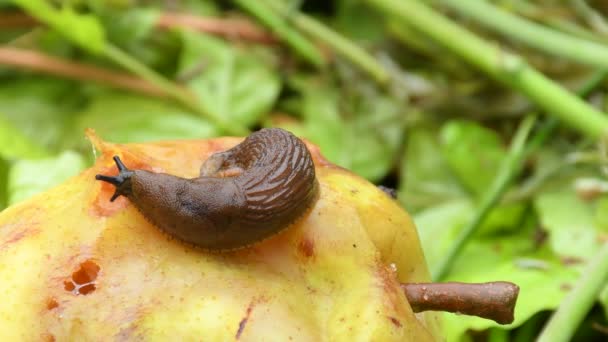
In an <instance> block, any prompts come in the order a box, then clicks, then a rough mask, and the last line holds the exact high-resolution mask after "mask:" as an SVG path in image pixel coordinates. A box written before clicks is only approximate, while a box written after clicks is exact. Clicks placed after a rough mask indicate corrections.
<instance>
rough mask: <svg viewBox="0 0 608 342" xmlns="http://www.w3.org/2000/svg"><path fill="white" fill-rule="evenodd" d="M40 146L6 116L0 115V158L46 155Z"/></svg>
mask: <svg viewBox="0 0 608 342" xmlns="http://www.w3.org/2000/svg"><path fill="white" fill-rule="evenodd" d="M47 154H48V152H46V151H45V150H44V149H43V148H42V147H41V146H38V145H37V144H36V143H35V142H34V141H33V140H31V139H29V138H28V137H26V136H25V135H24V134H23V133H21V131H19V129H18V128H16V127H15V126H14V125H13V124H12V123H10V122H9V121H8V120H7V119H6V118H4V117H2V116H0V158H4V159H9V160H10V159H15V158H36V157H41V156H45V155H47Z"/></svg>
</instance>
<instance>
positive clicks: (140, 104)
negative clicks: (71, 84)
mask: <svg viewBox="0 0 608 342" xmlns="http://www.w3.org/2000/svg"><path fill="white" fill-rule="evenodd" d="M109 113H111V119H109V118H108V114H109ZM76 127H77V128H76V129H77V130H78V131H79V132H84V130H85V129H86V128H93V129H95V130H96V132H97V134H99V135H100V136H102V137H104V138H105V139H108V140H111V141H114V142H136V141H139V142H143V141H152V140H167V139H188V138H191V139H196V138H199V139H200V138H208V137H212V136H215V135H216V134H217V130H216V129H215V127H214V126H213V125H211V124H210V123H209V122H207V121H205V120H204V119H202V118H200V117H198V116H196V115H195V114H192V113H189V112H187V111H185V110H184V109H183V108H182V107H181V106H179V105H176V104H175V103H173V102H170V101H163V100H160V99H155V98H149V97H145V96H140V95H135V94H128V93H117V92H110V93H106V94H105V95H103V96H98V97H97V98H96V99H94V100H93V101H92V102H91V104H90V105H89V106H88V108H87V109H86V110H85V111H84V112H83V113H81V115H80V116H79V118H78V120H77V124H76Z"/></svg>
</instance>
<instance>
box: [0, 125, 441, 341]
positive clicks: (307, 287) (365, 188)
mask: <svg viewBox="0 0 608 342" xmlns="http://www.w3.org/2000/svg"><path fill="white" fill-rule="evenodd" d="M91 139H92V140H93V142H94V144H95V146H96V147H97V149H98V150H100V151H101V156H100V157H99V158H98V159H97V162H96V164H95V165H94V166H93V167H92V168H90V169H88V170H86V171H84V172H83V173H82V174H80V175H78V176H76V177H74V178H72V179H70V180H69V181H67V182H65V183H64V184H62V185H60V186H58V187H55V188H54V189H51V190H49V191H47V192H45V193H43V194H40V195H38V196H35V197H34V198H31V199H30V200H27V201H25V202H23V203H20V204H18V205H15V206H13V207H11V208H8V209H6V210H4V211H3V212H2V213H0V294H1V295H2V298H3V300H2V303H0V337H2V340H7V341H16V340H21V341H27V340H49V341H52V340H57V341H65V340H141V339H144V340H159V341H160V340H167V339H175V338H177V339H180V340H205V341H225V340H240V341H262V340H264V341H266V340H267V341H286V340H293V341H298V340H299V341H432V340H439V339H441V337H440V333H439V324H440V323H439V314H438V313H432V312H425V313H420V314H414V313H413V312H412V310H411V308H410V306H409V304H408V302H407V299H406V298H405V296H404V294H403V292H402V291H401V289H400V287H399V283H400V282H402V283H403V282H426V281H429V274H428V270H427V267H426V263H425V260H424V256H423V253H422V250H421V247H420V244H419V241H418V235H417V233H416V230H415V227H414V225H413V223H412V221H411V219H410V217H409V216H408V215H407V213H406V212H405V211H403V209H401V208H400V207H399V206H398V204H397V203H396V202H395V201H393V200H392V199H390V198H389V197H388V196H386V195H385V194H384V193H383V192H382V191H380V190H378V189H376V187H375V186H373V185H372V184H370V183H368V182H367V181H365V180H363V179H361V178H359V177H357V176H355V175H353V174H352V173H350V172H348V171H346V170H344V169H341V168H338V167H336V166H334V165H332V164H330V163H329V162H327V161H326V160H325V159H324V158H323V157H322V156H321V155H320V154H319V152H318V149H317V148H316V147H314V146H312V145H309V147H310V150H311V153H312V155H313V159H314V162H315V166H316V173H317V177H318V180H319V184H320V197H319V200H318V201H317V202H316V204H315V205H314V207H313V208H312V209H311V211H310V213H308V214H307V215H306V216H305V217H304V218H303V219H301V220H299V221H298V222H296V223H294V224H293V225H292V226H291V227H290V228H289V229H287V230H286V231H284V232H283V233H280V234H278V235H276V236H274V237H272V238H270V239H268V240H265V241H263V242H261V243H259V244H257V245H254V246H253V247H251V248H247V249H242V250H237V251H232V252H226V253H219V254H218V253H209V252H206V251H202V250H198V249H196V248H194V247H192V246H188V245H185V244H183V243H181V242H179V241H176V240H173V239H171V238H170V237H168V236H167V235H165V234H163V233H161V231H160V230H158V229H156V227H154V226H153V225H151V224H150V223H148V222H147V221H146V219H145V218H144V217H143V216H142V215H141V214H140V213H139V212H138V211H137V210H136V209H135V208H134V207H133V206H132V205H131V204H130V203H129V201H128V200H127V199H125V198H120V199H118V200H116V201H115V202H113V203H111V202H109V198H110V196H111V195H112V193H113V189H112V187H111V186H110V185H109V184H102V183H100V182H96V181H95V180H94V175H95V174H98V173H104V174H111V173H116V170H115V167H114V166H113V162H112V159H111V157H112V156H113V155H120V156H121V158H122V159H123V161H124V162H125V164H127V165H129V166H130V167H132V168H141V169H148V170H152V171H156V172H166V173H170V174H174V175H178V176H181V177H196V176H197V174H198V170H199V168H200V165H201V164H202V162H203V161H204V160H205V159H206V158H207V157H209V156H210V155H211V154H213V153H215V152H219V151H223V150H226V149H228V148H230V147H232V146H234V145H236V144H237V143H239V142H240V141H241V139H237V138H218V139H212V140H200V141H174V142H161V143H147V144H128V145H118V144H110V143H106V142H103V141H101V140H100V139H98V138H97V137H95V136H94V135H91Z"/></svg>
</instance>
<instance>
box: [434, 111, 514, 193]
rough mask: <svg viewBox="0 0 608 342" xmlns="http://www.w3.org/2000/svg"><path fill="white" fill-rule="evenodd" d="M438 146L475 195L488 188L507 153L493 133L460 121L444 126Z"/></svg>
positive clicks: (464, 183)
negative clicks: (439, 145) (440, 146)
mask: <svg viewBox="0 0 608 342" xmlns="http://www.w3.org/2000/svg"><path fill="white" fill-rule="evenodd" d="M441 145H442V153H443V156H444V158H445V160H446V161H447V163H448V165H449V167H450V169H451V170H452V172H454V174H455V175H456V177H458V179H459V181H460V182H461V183H462V184H463V185H464V186H465V187H466V188H467V189H468V190H469V191H470V192H471V193H473V194H474V195H476V196H480V195H481V194H483V193H484V192H485V191H486V190H487V189H488V187H489V186H490V184H491V183H492V181H493V179H494V177H495V176H496V174H497V172H498V168H499V167H500V162H501V161H502V160H503V159H504V158H505V157H506V155H507V152H506V149H505V147H504V146H503V145H502V143H501V141H500V138H499V136H498V134H496V132H494V131H492V130H489V129H486V128H483V127H481V126H480V125H478V124H477V123H475V122H470V121H464V120H455V121H450V122H448V123H447V124H445V125H444V127H443V128H442V129H441Z"/></svg>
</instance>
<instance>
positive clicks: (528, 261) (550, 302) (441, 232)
mask: <svg viewBox="0 0 608 342" xmlns="http://www.w3.org/2000/svg"><path fill="white" fill-rule="evenodd" d="M473 210H474V209H473V207H472V206H471V205H470V203H467V202H466V201H454V202H450V203H445V204H443V205H440V206H437V207H433V208H431V209H428V210H426V211H424V212H421V213H420V214H418V215H415V217H414V220H415V222H416V224H417V226H418V227H420V229H419V234H420V239H421V242H422V246H423V249H424V252H425V256H426V258H427V260H428V263H429V265H431V266H432V265H433V264H434V263H436V261H437V260H439V258H440V257H441V256H442V255H443V253H445V251H446V250H447V247H448V246H449V245H450V243H452V241H453V240H454V236H455V235H456V232H457V231H458V229H459V226H462V224H463V223H464V222H466V221H467V220H468V217H470V215H472V213H473ZM534 227H535V222H533V221H532V222H528V223H527V224H526V225H524V226H523V227H521V228H520V230H519V231H518V232H517V233H516V234H511V235H506V236H502V237H501V238H500V239H496V238H492V239H488V238H483V239H482V238H475V239H473V240H471V241H470V242H469V244H467V246H466V247H465V249H464V250H463V253H462V254H461V255H460V256H459V257H458V259H457V260H456V261H455V263H454V265H453V268H452V270H451V272H450V273H449V276H448V278H447V279H446V281H462V282H487V281H498V280H504V281H510V282H513V283H515V284H517V285H518V286H519V287H520V289H521V291H520V296H519V299H518V301H517V306H516V310H515V322H514V323H513V324H511V325H509V326H506V327H504V328H506V329H512V328H515V327H517V326H519V325H521V324H522V323H523V322H525V321H526V320H527V319H528V318H530V317H531V316H533V315H534V314H535V313H537V312H539V311H542V310H551V309H554V308H556V307H557V306H558V305H559V303H560V301H561V300H562V298H563V297H564V296H565V294H566V293H567V289H569V288H570V287H571V285H572V284H573V283H574V282H575V280H576V279H577V277H578V276H579V273H578V271H577V268H575V267H568V266H565V265H563V264H562V263H561V262H560V260H559V257H558V256H557V255H555V254H553V253H552V251H551V250H550V248H547V247H541V248H538V247H537V246H536V242H535V241H534V239H533V235H534V234H533V228H534ZM444 323H445V331H446V335H447V336H446V337H447V340H448V341H457V340H459V339H460V338H461V337H462V336H463V334H464V333H465V332H466V331H467V330H468V329H473V330H485V329H488V328H491V327H497V324H496V323H494V322H492V321H490V320H485V319H481V318H476V317H468V316H458V315H451V314H446V315H444Z"/></svg>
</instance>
